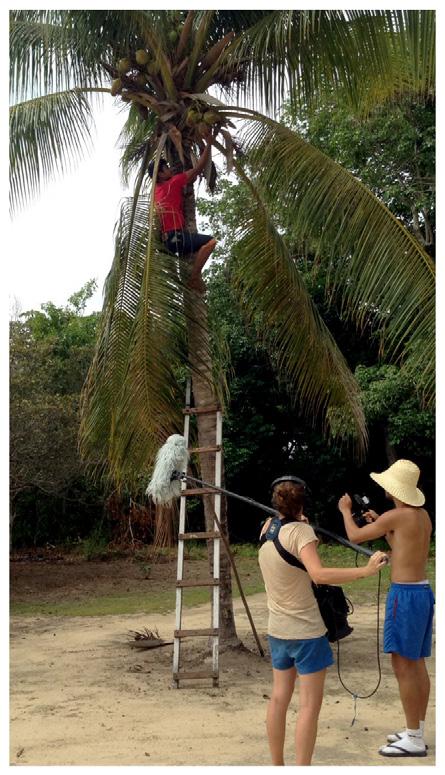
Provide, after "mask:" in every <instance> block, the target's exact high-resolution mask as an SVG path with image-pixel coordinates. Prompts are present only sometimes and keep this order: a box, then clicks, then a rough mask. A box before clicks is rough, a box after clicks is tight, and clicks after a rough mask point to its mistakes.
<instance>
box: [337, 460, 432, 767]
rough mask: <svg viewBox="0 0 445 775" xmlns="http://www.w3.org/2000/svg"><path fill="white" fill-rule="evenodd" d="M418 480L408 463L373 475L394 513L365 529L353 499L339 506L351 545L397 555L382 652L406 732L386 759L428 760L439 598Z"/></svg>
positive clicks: (370, 515) (371, 516)
mask: <svg viewBox="0 0 445 775" xmlns="http://www.w3.org/2000/svg"><path fill="white" fill-rule="evenodd" d="M419 474H420V471H419V469H418V467H417V466H416V465H415V464H414V463H412V462H411V461H409V460H397V461H396V462H395V463H393V465H392V466H390V467H389V468H388V469H387V470H386V471H383V472H382V473H381V474H375V473H372V474H370V476H371V479H374V481H375V482H377V484H379V485H380V486H381V487H383V489H384V490H385V494H386V496H387V497H389V498H391V499H392V500H393V501H394V505H395V508H393V509H391V510H390V511H385V513H384V514H381V515H380V516H379V515H378V514H376V512H375V511H368V512H367V513H366V514H365V517H366V518H367V521H368V524H367V525H366V526H365V527H361V528H360V527H357V525H356V524H355V522H354V519H353V516H352V501H351V498H350V497H349V495H347V494H346V495H343V496H342V497H341V498H340V500H339V502H338V508H339V509H340V511H341V513H342V515H343V519H344V523H345V529H346V533H347V536H348V538H349V540H350V541H353V542H354V543H363V541H371V540H373V539H375V538H380V537H382V536H384V537H385V538H386V540H387V542H388V543H389V545H390V547H391V549H392V552H391V586H390V589H389V592H388V597H387V599H386V618H385V628H384V643H383V650H384V652H385V653H387V654H388V653H389V654H391V660H392V668H393V671H394V674H395V676H396V678H397V681H398V684H399V693H400V699H401V702H402V706H403V710H404V713H405V718H406V729H405V730H403V731H401V732H395V733H393V734H391V735H388V742H389V745H385V746H383V747H382V748H380V750H379V753H380V754H381V755H382V756H391V757H399V756H400V757H401V756H426V749H427V746H426V745H425V741H424V726H425V715H426V709H427V706H428V699H429V692H430V679H429V676H428V672H427V669H426V665H425V657H429V656H431V640H432V623H433V613H434V596H433V593H432V591H431V588H430V586H429V583H428V580H427V578H426V563H427V559H428V552H429V545H430V537H431V530H432V526H431V521H430V518H429V516H428V513H427V512H426V511H425V509H423V508H421V507H422V506H423V504H424V503H425V496H424V495H423V493H422V492H421V491H420V490H419V489H418V488H417V482H418V479H419Z"/></svg>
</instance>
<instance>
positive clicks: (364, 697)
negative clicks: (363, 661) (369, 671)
mask: <svg viewBox="0 0 445 775" xmlns="http://www.w3.org/2000/svg"><path fill="white" fill-rule="evenodd" d="M356 559H357V555H356ZM380 587H381V571H379V580H378V585H377V626H376V645H377V665H378V681H377V684H376V686H375V688H374V689H373V690H372V692H370V693H369V694H357V693H356V692H353V691H351V689H349V688H348V687H347V686H346V684H345V683H344V681H343V679H342V677H341V674H340V641H339V640H338V641H337V674H338V680H339V681H340V683H341V685H342V686H343V688H344V689H345V690H346V691H347V692H348V694H350V695H351V696H352V697H353V698H354V718H353V719H352V721H351V727H352V726H353V725H354V722H355V719H356V718H357V700H367V699H368V698H369V697H372V695H373V694H375V693H376V691H377V689H378V688H379V686H380V682H381V680H382V667H381V664H380V648H379V646H380V644H379V638H380Z"/></svg>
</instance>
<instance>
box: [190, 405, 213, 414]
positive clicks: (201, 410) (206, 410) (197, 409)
mask: <svg viewBox="0 0 445 775" xmlns="http://www.w3.org/2000/svg"><path fill="white" fill-rule="evenodd" d="M182 411H183V414H215V413H216V412H220V411H221V407H220V406H217V405H216V404H215V406H194V407H190V406H188V407H186V408H185V409H183V410H182Z"/></svg>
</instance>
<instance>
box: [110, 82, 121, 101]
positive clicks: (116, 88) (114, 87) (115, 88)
mask: <svg viewBox="0 0 445 775" xmlns="http://www.w3.org/2000/svg"><path fill="white" fill-rule="evenodd" d="M122 85H123V84H122V81H121V79H120V78H115V79H114V81H112V82H111V96H112V97H115V96H116V94H119V92H121V91H122Z"/></svg>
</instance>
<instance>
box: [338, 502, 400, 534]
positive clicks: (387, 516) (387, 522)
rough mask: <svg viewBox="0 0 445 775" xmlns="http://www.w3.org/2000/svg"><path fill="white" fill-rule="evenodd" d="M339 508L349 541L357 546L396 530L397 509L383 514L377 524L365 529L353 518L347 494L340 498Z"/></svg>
mask: <svg viewBox="0 0 445 775" xmlns="http://www.w3.org/2000/svg"><path fill="white" fill-rule="evenodd" d="M338 508H339V510H340V511H341V513H342V515H343V521H344V523H345V530H346V535H347V536H348V538H349V540H350V541H353V542H354V543H355V544H361V543H363V541H372V540H373V539H374V538H382V537H384V536H386V535H387V533H390V532H391V531H392V530H394V528H395V527H396V523H397V521H398V515H397V512H396V509H391V511H386V512H385V513H384V514H381V515H380V517H379V518H378V519H376V520H375V522H371V523H370V524H368V525H365V527H358V526H357V525H356V524H355V522H354V518H353V516H352V500H351V498H350V496H349V495H347V494H346V495H343V496H342V497H341V498H340V500H339V502H338ZM388 543H389V541H388Z"/></svg>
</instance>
